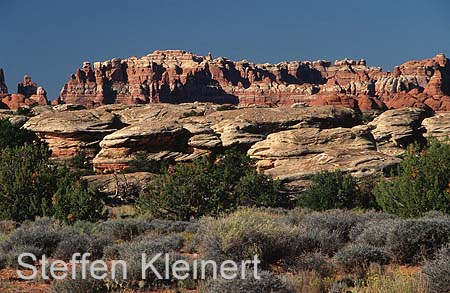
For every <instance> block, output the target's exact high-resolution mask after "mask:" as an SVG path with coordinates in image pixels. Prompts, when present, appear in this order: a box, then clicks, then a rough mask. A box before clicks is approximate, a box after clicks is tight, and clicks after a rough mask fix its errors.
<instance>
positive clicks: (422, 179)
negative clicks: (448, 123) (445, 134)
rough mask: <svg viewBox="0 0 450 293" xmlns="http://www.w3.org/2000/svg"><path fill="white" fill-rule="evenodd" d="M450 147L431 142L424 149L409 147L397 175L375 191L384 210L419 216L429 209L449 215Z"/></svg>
mask: <svg viewBox="0 0 450 293" xmlns="http://www.w3.org/2000/svg"><path fill="white" fill-rule="evenodd" d="M449 182H450V144H447V143H441V142H439V141H437V140H435V139H431V140H430V142H429V143H428V145H427V146H426V148H425V149H423V150H421V149H420V148H419V146H417V145H416V146H410V147H409V148H408V150H407V152H406V155H405V158H404V160H403V161H402V162H401V164H400V166H399V168H398V176H395V177H393V178H389V180H382V181H380V183H379V184H378V185H377V186H376V188H375V189H374V194H375V196H376V198H377V202H378V204H379V205H380V206H381V207H382V208H383V210H384V211H386V212H389V213H393V214H397V215H400V216H402V217H417V216H421V215H423V214H424V213H425V212H427V211H430V210H437V211H442V212H444V213H447V214H449V213H450V187H449Z"/></svg>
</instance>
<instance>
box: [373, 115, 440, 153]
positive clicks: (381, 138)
mask: <svg viewBox="0 0 450 293" xmlns="http://www.w3.org/2000/svg"><path fill="white" fill-rule="evenodd" d="M431 115H432V113H431V112H430V111H427V110H425V109H420V108H400V109H395V110H388V111H386V112H384V113H382V114H381V115H380V116H378V117H376V118H375V119H374V120H373V121H372V122H370V123H369V127H371V128H372V134H373V136H374V138H375V141H376V142H377V149H378V151H379V152H382V153H385V154H389V155H399V154H401V153H403V151H404V148H405V147H406V146H407V145H408V144H410V143H413V142H415V141H420V140H422V139H423V136H422V133H423V132H424V129H423V128H422V127H421V124H422V121H423V120H424V119H425V118H427V117H430V116H431Z"/></svg>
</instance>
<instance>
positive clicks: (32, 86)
mask: <svg viewBox="0 0 450 293" xmlns="http://www.w3.org/2000/svg"><path fill="white" fill-rule="evenodd" d="M4 81H5V80H4V73H3V70H2V69H0V99H1V104H0V107H1V106H5V107H6V108H9V109H18V108H20V107H23V106H35V105H41V106H43V105H47V104H48V100H47V93H46V92H45V90H44V89H43V88H42V87H38V86H37V84H36V83H35V82H33V81H32V80H31V77H29V76H28V75H25V76H24V78H23V83H22V82H20V83H19V84H18V85H17V94H8V89H7V87H6V84H5V82H4Z"/></svg>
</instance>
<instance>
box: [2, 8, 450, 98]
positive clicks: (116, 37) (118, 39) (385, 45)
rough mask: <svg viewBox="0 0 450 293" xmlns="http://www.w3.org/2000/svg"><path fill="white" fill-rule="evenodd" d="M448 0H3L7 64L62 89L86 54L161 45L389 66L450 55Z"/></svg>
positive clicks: (128, 52) (14, 78) (256, 57)
mask: <svg viewBox="0 0 450 293" xmlns="http://www.w3.org/2000/svg"><path fill="white" fill-rule="evenodd" d="M449 11H450V1H447V0H429V1H425V0H420V1H418V0H409V1H404V0H399V1H395V0H389V1H386V0H380V1H364V0H360V1H356V0H355V1H350V0H348V1H346V0H341V1H319V0H316V1H295V0H292V1H282V0H279V1H267V0H259V1H253V0H240V1H235V0H228V1H206V0H195V1H189V0H184V1H181V0H179V1H175V0H159V1H151V0H146V1H145V0H135V1H133V0H128V1H125V0H121V1H119V0H109V1H104V0H97V1H93V0H89V1H88V0H75V1H60V0H42V1H33V0H22V1H12V0H0V12H1V24H2V27H3V28H2V30H1V34H0V35H1V41H0V67H3V68H4V69H5V74H6V79H7V84H8V87H9V91H10V92H15V91H16V85H17V82H18V81H20V80H21V79H22V77H23V75H25V74H29V75H31V76H32V78H33V80H35V81H37V82H38V83H39V84H40V85H42V86H44V87H45V88H46V89H47V91H48V93H49V98H51V99H53V98H55V97H56V96H57V95H58V93H59V90H60V88H61V87H62V86H63V84H64V83H65V82H66V81H67V80H68V79H69V76H70V74H71V73H72V72H75V70H76V68H78V67H80V66H81V63H82V62H83V61H101V60H106V59H111V58H113V57H121V58H126V57H129V56H133V55H134V56H142V55H146V54H148V53H150V52H152V51H153V50H156V49H183V50H187V51H191V52H194V53H198V54H207V53H208V52H209V51H210V52H211V53H212V54H213V56H224V57H228V58H230V59H233V60H240V59H248V60H250V61H254V62H279V61H283V60H317V59H327V60H331V61H334V60H335V59H342V58H345V57H349V58H353V59H359V58H365V59H366V60H367V61H368V64H369V65H374V66H382V67H383V68H384V69H386V70H391V69H392V67H393V66H394V65H397V64H401V63H403V62H404V61H407V60H410V59H420V58H427V57H432V56H434V55H435V54H436V53H441V52H442V53H446V54H447V55H450V17H448V13H449Z"/></svg>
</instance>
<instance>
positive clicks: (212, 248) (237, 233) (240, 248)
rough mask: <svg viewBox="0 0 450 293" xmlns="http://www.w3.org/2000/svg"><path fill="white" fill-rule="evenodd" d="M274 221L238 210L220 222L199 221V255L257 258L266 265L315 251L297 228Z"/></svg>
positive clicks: (273, 217) (263, 214)
mask: <svg viewBox="0 0 450 293" xmlns="http://www.w3.org/2000/svg"><path fill="white" fill-rule="evenodd" d="M277 217H278V216H276V215H274V214H270V213H267V212H263V211H260V210H256V209H242V210H239V211H237V212H235V213H233V214H230V215H228V216H226V217H224V218H219V219H212V218H208V219H203V220H202V221H201V225H200V229H199V231H198V237H199V251H200V253H201V254H202V255H203V256H204V257H205V258H206V259H214V260H219V261H221V260H224V259H233V260H236V261H240V260H243V259H253V257H254V255H258V257H259V259H260V260H261V262H262V264H263V265H268V264H270V263H274V262H275V261H277V260H279V259H281V258H285V257H288V256H291V255H295V254H298V253H300V252H302V251H304V250H308V251H309V250H311V249H312V248H311V247H316V243H311V242H312V240H311V239H310V238H308V237H305V236H303V235H302V232H303V231H302V230H301V229H300V228H298V227H295V226H288V225H286V224H285V223H283V222H281V221H277Z"/></svg>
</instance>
